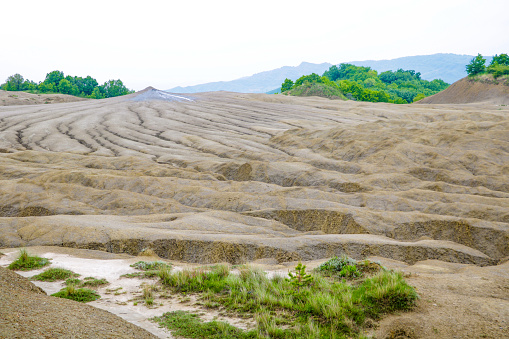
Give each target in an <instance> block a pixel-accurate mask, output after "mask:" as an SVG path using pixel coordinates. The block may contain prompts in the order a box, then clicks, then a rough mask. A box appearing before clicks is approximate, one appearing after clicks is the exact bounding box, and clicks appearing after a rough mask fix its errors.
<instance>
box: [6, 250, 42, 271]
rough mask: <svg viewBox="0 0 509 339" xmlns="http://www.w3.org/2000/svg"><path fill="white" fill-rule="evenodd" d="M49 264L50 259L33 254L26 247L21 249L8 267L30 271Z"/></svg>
mask: <svg viewBox="0 0 509 339" xmlns="http://www.w3.org/2000/svg"><path fill="white" fill-rule="evenodd" d="M48 264H49V259H46V258H41V257H37V256H31V255H29V254H28V252H27V250H26V249H24V248H23V249H21V250H20V251H19V256H18V258H17V259H16V260H14V261H13V262H12V263H11V264H10V265H9V266H8V267H7V268H8V269H10V270H20V271H30V270H35V269H38V268H41V267H44V266H46V265H48Z"/></svg>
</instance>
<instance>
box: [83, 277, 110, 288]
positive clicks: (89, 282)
mask: <svg viewBox="0 0 509 339" xmlns="http://www.w3.org/2000/svg"><path fill="white" fill-rule="evenodd" d="M107 284H109V282H108V281H107V280H106V279H104V278H102V279H96V278H94V277H86V278H85V279H84V281H83V282H82V283H81V284H80V286H81V287H84V286H90V287H97V286H102V285H107Z"/></svg>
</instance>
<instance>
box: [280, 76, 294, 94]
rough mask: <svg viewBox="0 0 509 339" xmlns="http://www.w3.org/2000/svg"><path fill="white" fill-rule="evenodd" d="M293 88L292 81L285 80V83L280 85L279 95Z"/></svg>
mask: <svg viewBox="0 0 509 339" xmlns="http://www.w3.org/2000/svg"><path fill="white" fill-rule="evenodd" d="M292 87H293V81H292V80H290V79H288V78H286V79H285V81H284V82H283V83H282V84H281V93H283V92H286V91H289V90H291V89H292Z"/></svg>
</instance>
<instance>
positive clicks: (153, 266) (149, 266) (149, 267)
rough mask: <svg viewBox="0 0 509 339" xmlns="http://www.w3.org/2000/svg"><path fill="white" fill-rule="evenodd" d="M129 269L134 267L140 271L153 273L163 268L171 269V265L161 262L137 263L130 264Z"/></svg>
mask: <svg viewBox="0 0 509 339" xmlns="http://www.w3.org/2000/svg"><path fill="white" fill-rule="evenodd" d="M131 267H134V268H136V269H138V270H141V271H153V270H159V269H161V268H163V267H167V268H171V264H167V263H165V262H162V261H138V262H136V263H134V264H132V265H131Z"/></svg>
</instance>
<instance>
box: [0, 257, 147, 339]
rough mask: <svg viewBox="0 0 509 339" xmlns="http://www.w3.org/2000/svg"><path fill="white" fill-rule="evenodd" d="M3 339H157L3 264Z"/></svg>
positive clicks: (0, 302)
mask: <svg viewBox="0 0 509 339" xmlns="http://www.w3.org/2000/svg"><path fill="white" fill-rule="evenodd" d="M0 338H147V339H151V338H157V337H156V336H154V335H152V334H151V333H149V332H147V331H146V330H144V329H141V328H139V327H138V326H135V325H133V324H131V323H128V322H127V321H125V320H123V319H122V318H120V317H118V316H116V315H114V314H111V313H109V312H106V311H103V310H100V309H97V308H95V307H92V306H89V305H84V304H81V303H79V302H76V301H72V300H67V299H62V298H55V297H50V296H47V295H46V293H44V291H43V290H42V289H40V288H39V287H37V286H35V285H34V284H32V283H31V282H30V281H28V279H27V278H24V277H22V276H20V275H18V274H16V273H14V272H11V271H9V270H7V269H5V268H3V267H0Z"/></svg>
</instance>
